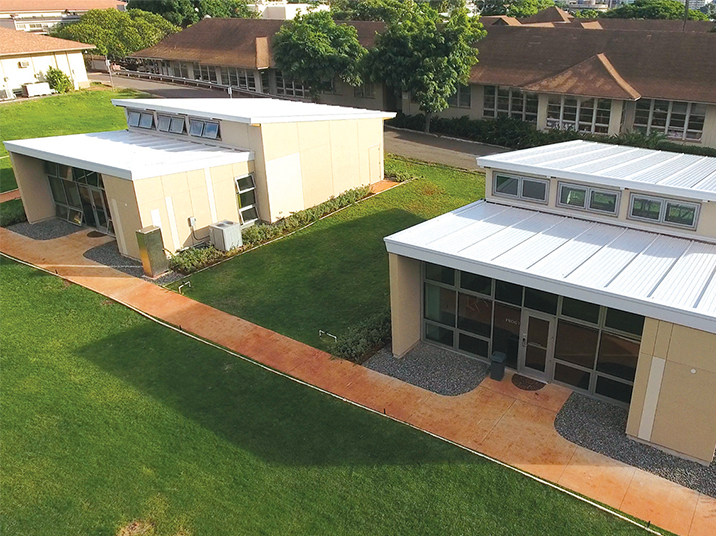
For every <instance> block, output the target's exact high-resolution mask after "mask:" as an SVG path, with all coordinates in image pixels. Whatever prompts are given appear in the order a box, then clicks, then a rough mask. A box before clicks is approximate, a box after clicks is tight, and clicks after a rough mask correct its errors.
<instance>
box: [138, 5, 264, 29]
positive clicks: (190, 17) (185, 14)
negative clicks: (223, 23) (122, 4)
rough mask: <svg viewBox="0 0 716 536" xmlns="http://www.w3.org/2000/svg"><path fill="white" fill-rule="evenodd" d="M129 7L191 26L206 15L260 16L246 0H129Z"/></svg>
mask: <svg viewBox="0 0 716 536" xmlns="http://www.w3.org/2000/svg"><path fill="white" fill-rule="evenodd" d="M127 7H129V8H130V9H141V10H143V11H149V12H151V13H156V14H157V15H161V16H162V17H164V18H165V19H167V20H168V21H169V22H171V23H172V24H176V25H177V26H183V27H186V26H189V25H190V24H194V23H195V22H198V21H199V20H201V19H203V18H204V17H206V16H209V17H222V18H253V17H256V16H258V15H257V14H256V13H255V12H253V11H251V10H250V9H249V8H248V5H247V2H246V1H245V0H129V3H128V4H127Z"/></svg>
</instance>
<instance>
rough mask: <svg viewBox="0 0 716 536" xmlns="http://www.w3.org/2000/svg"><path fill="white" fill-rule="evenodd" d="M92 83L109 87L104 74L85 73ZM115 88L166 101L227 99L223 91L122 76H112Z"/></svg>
mask: <svg viewBox="0 0 716 536" xmlns="http://www.w3.org/2000/svg"><path fill="white" fill-rule="evenodd" d="M87 76H88V77H89V79H90V80H91V81H92V82H102V83H103V84H107V85H109V83H110V82H109V75H108V74H105V73H87ZM112 79H113V80H114V86H115V87H126V88H129V89H136V90H137V91H144V92H146V93H150V94H152V95H155V96H157V97H164V98H166V99H195V98H204V99H206V98H214V99H217V98H219V99H220V98H229V95H228V94H227V93H226V92H225V91H221V90H219V89H205V88H200V87H192V86H185V85H180V84H168V83H166V82H155V81H152V80H140V79H139V78H126V77H124V76H113V77H112Z"/></svg>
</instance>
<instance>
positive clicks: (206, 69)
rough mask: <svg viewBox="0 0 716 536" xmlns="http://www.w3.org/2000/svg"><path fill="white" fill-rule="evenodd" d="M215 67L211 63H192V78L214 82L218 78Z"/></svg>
mask: <svg viewBox="0 0 716 536" xmlns="http://www.w3.org/2000/svg"><path fill="white" fill-rule="evenodd" d="M216 69H218V67H214V66H213V65H201V64H199V63H194V64H193V71H194V80H202V81H204V82H212V83H214V84H216V83H217V82H218V81H219V79H218V78H217V76H216Z"/></svg>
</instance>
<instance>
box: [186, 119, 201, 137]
mask: <svg viewBox="0 0 716 536" xmlns="http://www.w3.org/2000/svg"><path fill="white" fill-rule="evenodd" d="M202 132H204V121H197V120H195V119H190V120H189V134H191V135H192V136H201V134H202Z"/></svg>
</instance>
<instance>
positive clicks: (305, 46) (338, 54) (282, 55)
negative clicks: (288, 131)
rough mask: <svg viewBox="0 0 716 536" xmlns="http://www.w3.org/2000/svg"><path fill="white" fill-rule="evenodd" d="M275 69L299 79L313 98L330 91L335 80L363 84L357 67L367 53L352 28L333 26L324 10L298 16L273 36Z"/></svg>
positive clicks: (343, 25)
mask: <svg viewBox="0 0 716 536" xmlns="http://www.w3.org/2000/svg"><path fill="white" fill-rule="evenodd" d="M273 52H274V58H275V60H276V67H277V68H278V69H280V70H281V71H282V72H283V74H284V75H285V76H287V77H289V78H292V79H294V80H301V81H302V82H303V83H304V84H306V85H307V86H308V87H309V90H310V92H311V94H312V95H313V96H314V97H316V96H318V94H319V93H320V92H321V91H327V90H329V89H330V88H331V84H332V81H333V79H334V78H335V77H338V78H340V79H341V80H343V81H345V82H347V83H349V84H351V85H354V86H355V85H359V84H361V83H362V82H363V80H362V78H361V75H360V71H359V64H360V61H361V59H362V58H363V56H364V55H365V54H366V52H367V51H366V50H365V49H364V48H363V47H362V46H361V44H360V43H359V42H358V32H357V31H356V29H355V28H354V27H353V26H350V25H347V24H336V23H335V21H334V20H333V19H332V18H331V14H330V13H329V12H327V11H319V12H313V13H306V14H303V15H298V16H297V17H296V18H295V19H293V20H292V21H289V22H287V23H286V24H284V25H283V26H282V27H281V29H280V30H279V31H278V33H277V34H276V36H275V37H274V42H273Z"/></svg>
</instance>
